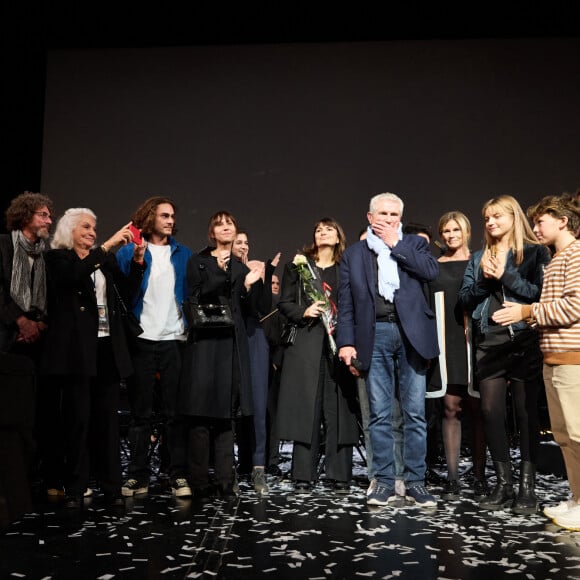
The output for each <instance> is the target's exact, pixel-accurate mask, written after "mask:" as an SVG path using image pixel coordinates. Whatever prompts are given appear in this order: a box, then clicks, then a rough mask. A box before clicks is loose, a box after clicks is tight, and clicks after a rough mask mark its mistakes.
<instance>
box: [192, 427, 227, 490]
mask: <svg viewBox="0 0 580 580" xmlns="http://www.w3.org/2000/svg"><path fill="white" fill-rule="evenodd" d="M190 426H191V431H190V439H189V441H190V448H191V484H192V486H193V487H194V488H196V489H200V488H204V487H208V485H209V483H210V481H209V464H210V445H213V451H214V475H215V482H216V484H218V486H220V487H222V488H225V487H227V486H228V485H230V484H231V483H232V482H233V469H234V432H233V428H232V420H231V419H215V418H212V417H191V418H190Z"/></svg>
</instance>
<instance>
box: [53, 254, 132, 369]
mask: <svg viewBox="0 0 580 580" xmlns="http://www.w3.org/2000/svg"><path fill="white" fill-rule="evenodd" d="M45 260H46V273H47V284H48V316H49V318H48V331H47V337H46V341H45V345H44V350H43V356H42V363H41V369H42V372H43V373H45V374H50V375H68V374H81V375H86V376H95V375H96V374H97V340H98V338H97V335H98V312H97V299H96V296H95V290H94V285H93V279H92V277H91V274H92V273H93V272H94V271H95V270H97V269H100V270H101V272H102V273H103V274H104V276H105V279H106V281H107V309H108V315H109V326H110V335H111V342H112V347H113V353H114V356H115V362H116V365H117V370H118V372H119V376H120V377H127V376H129V375H130V374H131V373H132V372H133V365H132V362H131V357H130V354H129V348H128V345H127V338H128V337H126V335H125V327H124V323H123V319H122V317H121V309H120V306H119V300H118V298H117V295H116V293H115V291H114V288H113V283H114V284H115V285H116V286H117V288H118V290H119V293H120V294H121V296H122V297H124V299H125V302H126V303H129V300H128V298H129V297H130V296H131V295H133V294H134V293H135V292H136V291H137V290H138V287H139V283H140V279H137V277H135V278H134V279H128V278H127V277H125V275H124V274H123V273H122V272H121V270H120V269H119V266H118V265H117V260H116V259H115V256H113V255H111V254H108V253H106V252H104V251H103V250H102V249H101V248H96V249H93V250H91V252H90V253H89V255H88V256H87V257H86V258H84V259H83V260H81V259H80V258H79V257H78V255H77V254H76V252H74V250H51V251H49V252H47V254H46V257H45Z"/></svg>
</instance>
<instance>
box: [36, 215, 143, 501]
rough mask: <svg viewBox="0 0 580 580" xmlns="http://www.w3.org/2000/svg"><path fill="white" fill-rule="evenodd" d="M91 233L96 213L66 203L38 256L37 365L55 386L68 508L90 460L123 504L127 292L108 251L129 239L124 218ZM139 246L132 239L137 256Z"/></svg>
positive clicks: (110, 494)
mask: <svg viewBox="0 0 580 580" xmlns="http://www.w3.org/2000/svg"><path fill="white" fill-rule="evenodd" d="M95 240H96V216H95V214H94V213H93V212H92V211H91V210H90V209H86V208H74V209H69V210H67V211H66V212H65V214H64V215H63V217H62V218H61V219H60V220H59V222H58V225H57V228H56V232H55V236H54V239H53V241H52V247H53V248H54V249H53V250H51V251H49V252H48V253H47V254H46V258H45V260H46V272H47V283H48V312H49V325H48V330H47V340H46V341H45V347H44V352H43V357H42V361H43V362H42V370H43V373H44V374H46V375H49V376H50V380H51V381H54V382H55V384H58V385H59V386H60V387H61V388H62V412H63V423H64V439H65V440H64V454H65V466H66V467H65V473H64V485H65V492H66V505H67V507H71V508H74V507H80V506H81V505H82V497H83V493H84V491H85V490H86V488H87V486H88V483H89V468H90V466H89V462H90V464H91V467H92V468H93V470H94V473H95V475H96V477H97V479H99V480H100V483H101V487H102V490H103V492H104V494H105V499H106V500H107V502H108V503H111V504H113V505H121V504H122V499H121V462H120V454H119V425H118V417H117V410H118V408H119V382H120V379H121V378H124V377H127V376H129V375H130V374H131V373H132V372H133V367H132V364H131V358H130V356H129V350H128V347H127V340H126V338H127V337H126V336H125V327H124V323H123V320H122V319H121V305H120V300H119V296H118V294H117V292H118V293H119V294H120V295H121V296H124V297H125V298H127V297H128V293H129V281H128V280H127V278H126V277H125V276H124V275H123V273H122V272H121V271H120V270H119V268H118V266H117V261H116V259H115V256H114V255H112V254H110V253H109V251H110V250H111V249H112V248H114V247H115V246H119V245H122V244H125V243H127V242H130V241H131V240H132V235H131V232H130V230H129V224H127V226H125V227H123V228H122V229H120V230H119V231H118V232H117V233H115V234H114V235H113V236H111V237H110V238H109V239H108V240H107V241H106V242H105V243H104V244H102V245H101V246H100V247H97V248H95V247H94V244H95ZM143 251H144V247H143V248H141V247H139V246H137V248H136V250H135V252H136V256H135V259H136V260H137V262H138V261H139V253H140V252H141V254H142V252H143ZM141 260H142V255H141ZM137 262H135V266H134V268H133V270H134V271H133V272H132V274H131V279H133V280H134V284H133V285H134V287H135V289H137V288H138V285H139V281H140V277H141V268H140V266H139V265H138V264H137ZM115 287H116V289H117V290H115Z"/></svg>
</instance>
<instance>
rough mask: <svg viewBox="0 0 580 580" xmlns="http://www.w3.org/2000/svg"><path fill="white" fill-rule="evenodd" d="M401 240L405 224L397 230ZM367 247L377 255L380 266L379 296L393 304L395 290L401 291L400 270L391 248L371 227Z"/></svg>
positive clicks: (368, 232) (368, 230) (368, 231)
mask: <svg viewBox="0 0 580 580" xmlns="http://www.w3.org/2000/svg"><path fill="white" fill-rule="evenodd" d="M397 233H398V234H399V240H402V239H403V224H399V228H398V230H397ZM367 245H368V247H369V248H370V249H371V250H372V251H373V252H374V253H375V254H376V255H377V262H378V264H379V294H380V295H381V296H382V297H383V298H384V299H385V300H388V301H389V302H393V299H394V297H395V290H398V289H399V286H400V281H399V270H398V268H397V261H396V260H395V258H393V256H391V248H389V246H387V244H385V242H383V240H381V238H379V237H378V236H377V235H376V234H375V233H374V232H373V229H372V227H371V226H369V227H368V229H367Z"/></svg>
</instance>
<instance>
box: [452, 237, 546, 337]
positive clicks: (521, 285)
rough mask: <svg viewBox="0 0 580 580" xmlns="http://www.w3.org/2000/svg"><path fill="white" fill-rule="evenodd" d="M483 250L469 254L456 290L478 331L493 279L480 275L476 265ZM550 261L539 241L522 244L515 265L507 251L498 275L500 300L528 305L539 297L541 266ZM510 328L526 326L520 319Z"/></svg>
mask: <svg viewBox="0 0 580 580" xmlns="http://www.w3.org/2000/svg"><path fill="white" fill-rule="evenodd" d="M482 257H483V250H478V251H477V252H474V253H473V254H472V255H471V258H470V259H469V263H468V264H467V268H466V269H465V274H464V276H463V284H462V286H461V289H460V290H459V299H460V300H461V303H462V304H463V306H464V308H465V309H466V310H467V311H468V312H470V313H472V318H473V320H474V321H475V323H476V324H478V325H479V328H480V330H481V332H483V333H485V332H486V331H487V326H488V320H489V302H490V296H491V293H492V290H493V286H494V283H495V280H492V281H490V280H488V279H487V278H484V277H483V271H482V269H481V267H480V263H481V259H482ZM549 261H550V253H549V252H548V249H547V248H546V247H545V246H542V245H540V244H526V245H525V246H524V259H523V260H522V263H521V264H519V265H516V264H515V261H514V255H513V252H512V251H511V250H510V251H509V253H508V255H507V258H506V265H505V271H504V273H503V275H502V277H501V278H500V280H499V282H500V283H501V288H502V294H503V299H504V300H506V301H508V302H517V303H518V304H531V303H532V302H537V301H538V300H539V299H540V294H541V293H542V282H543V280H544V267H545V266H546V264H547V263H548V262H549ZM510 328H511V330H512V331H514V330H523V329H525V328H527V324H526V323H525V322H524V321H521V322H517V323H516V324H511V325H510Z"/></svg>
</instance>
